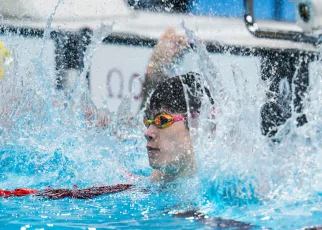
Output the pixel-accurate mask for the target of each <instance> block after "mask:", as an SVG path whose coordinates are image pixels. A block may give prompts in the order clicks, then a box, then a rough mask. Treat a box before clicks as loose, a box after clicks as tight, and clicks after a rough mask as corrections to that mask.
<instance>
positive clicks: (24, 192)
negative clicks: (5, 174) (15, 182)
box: [0, 188, 38, 197]
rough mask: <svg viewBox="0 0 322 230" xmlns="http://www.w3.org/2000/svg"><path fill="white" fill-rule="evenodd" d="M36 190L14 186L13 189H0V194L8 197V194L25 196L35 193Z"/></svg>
mask: <svg viewBox="0 0 322 230" xmlns="http://www.w3.org/2000/svg"><path fill="white" fill-rule="evenodd" d="M37 192H38V190H35V189H29V188H16V189H15V190H3V189H0V196H2V197H10V196H27V195H32V194H36V193H37Z"/></svg>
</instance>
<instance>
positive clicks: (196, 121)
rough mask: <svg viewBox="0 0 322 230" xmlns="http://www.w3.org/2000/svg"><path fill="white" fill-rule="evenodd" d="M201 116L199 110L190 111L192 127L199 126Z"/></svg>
mask: <svg viewBox="0 0 322 230" xmlns="http://www.w3.org/2000/svg"><path fill="white" fill-rule="evenodd" d="M199 117H200V112H199V111H194V112H190V126H191V128H195V129H197V128H198V126H199Z"/></svg>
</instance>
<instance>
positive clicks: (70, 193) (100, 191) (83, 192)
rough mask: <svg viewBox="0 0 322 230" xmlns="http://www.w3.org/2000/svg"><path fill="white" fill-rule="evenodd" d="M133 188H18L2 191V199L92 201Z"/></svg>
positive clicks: (0, 190)
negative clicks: (34, 198)
mask: <svg viewBox="0 0 322 230" xmlns="http://www.w3.org/2000/svg"><path fill="white" fill-rule="evenodd" d="M132 187H133V185H131V184H117V185H110V186H100V187H91V188H85V189H51V188H50V187H49V188H47V189H45V190H44V191H39V190H35V189H27V188H17V189H15V190H2V189H0V197H12V196H27V195H35V196H39V197H44V198H49V199H60V198H65V197H70V198H75V199H90V198H93V197H95V196H100V195H106V194H111V193H117V192H123V191H125V190H129V189H130V188H132Z"/></svg>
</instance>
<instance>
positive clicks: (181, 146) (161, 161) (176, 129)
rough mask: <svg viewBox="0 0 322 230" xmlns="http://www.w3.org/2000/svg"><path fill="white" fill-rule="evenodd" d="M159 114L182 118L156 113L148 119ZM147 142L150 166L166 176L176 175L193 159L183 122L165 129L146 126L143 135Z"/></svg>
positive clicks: (189, 139) (190, 141)
mask: <svg viewBox="0 0 322 230" xmlns="http://www.w3.org/2000/svg"><path fill="white" fill-rule="evenodd" d="M160 113H166V114H169V115H171V116H173V117H176V116H182V114H178V113H169V112H167V111H158V112H155V113H150V114H148V117H149V118H152V119H153V118H155V116H156V115H158V114H160ZM144 136H145V138H146V140H147V151H148V157H149V163H150V166H151V167H152V168H153V169H157V170H160V171H162V172H165V173H168V174H173V175H175V174H178V173H179V172H180V171H181V170H184V167H187V166H188V165H189V162H191V159H192V158H194V156H193V151H192V140H191V137H190V132H189V130H188V128H187V127H186V125H185V121H184V120H181V121H177V122H174V123H173V124H172V125H171V126H169V127H167V128H163V129H160V128H157V127H156V126H155V125H153V124H152V125H150V126H148V128H147V130H146V131H145V133H144Z"/></svg>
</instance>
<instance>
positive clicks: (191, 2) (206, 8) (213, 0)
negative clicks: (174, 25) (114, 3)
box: [128, 0, 296, 22]
mask: <svg viewBox="0 0 322 230" xmlns="http://www.w3.org/2000/svg"><path fill="white" fill-rule="evenodd" d="M128 3H129V4H130V5H131V6H132V7H134V8H135V9H139V10H146V11H162V12H177V13H191V14H195V15H207V16H220V17H234V18H241V17H243V15H244V12H243V0H128ZM254 9H255V12H254V13H255V17H256V18H259V19H265V20H277V21H291V22H294V21H295V20H296V14H295V10H294V9H295V1H292V0H291V1H290V0H255V1H254Z"/></svg>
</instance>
